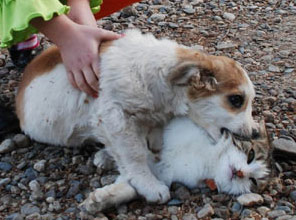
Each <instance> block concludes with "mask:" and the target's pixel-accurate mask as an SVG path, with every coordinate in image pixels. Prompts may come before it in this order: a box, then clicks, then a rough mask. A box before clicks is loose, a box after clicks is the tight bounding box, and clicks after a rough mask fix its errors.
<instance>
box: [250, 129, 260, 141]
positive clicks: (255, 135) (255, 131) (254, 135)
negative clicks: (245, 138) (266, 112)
mask: <svg viewBox="0 0 296 220" xmlns="http://www.w3.org/2000/svg"><path fill="white" fill-rule="evenodd" d="M259 137H260V133H259V130H257V129H255V128H253V129H252V139H257V138H259Z"/></svg>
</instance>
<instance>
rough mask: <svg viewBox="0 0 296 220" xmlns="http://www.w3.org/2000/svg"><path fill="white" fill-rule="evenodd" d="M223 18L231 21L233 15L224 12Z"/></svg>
mask: <svg viewBox="0 0 296 220" xmlns="http://www.w3.org/2000/svg"><path fill="white" fill-rule="evenodd" d="M223 18H225V19H226V20H229V21H233V20H234V19H235V15H234V14H232V13H228V12H224V14H223Z"/></svg>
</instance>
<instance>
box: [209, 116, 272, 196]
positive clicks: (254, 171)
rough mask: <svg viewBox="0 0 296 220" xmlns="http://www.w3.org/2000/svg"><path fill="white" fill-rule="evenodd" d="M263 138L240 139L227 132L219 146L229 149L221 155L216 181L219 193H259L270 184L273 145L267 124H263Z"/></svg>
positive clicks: (261, 135)
mask: <svg viewBox="0 0 296 220" xmlns="http://www.w3.org/2000/svg"><path fill="white" fill-rule="evenodd" d="M259 130H260V132H259V137H257V138H256V139H252V140H240V139H239V138H237V137H234V136H233V135H232V134H231V133H230V132H229V131H224V132H223V134H222V137H221V139H220V141H219V142H218V144H225V146H226V148H225V151H223V152H222V153H221V154H220V155H219V156H220V157H219V163H220V164H219V165H218V169H217V175H216V178H215V182H216V184H217V187H218V190H219V191H221V192H226V193H230V194H242V193H247V192H250V191H257V190H260V189H262V188H263V187H264V186H265V185H266V177H267V176H268V174H269V169H268V167H269V165H268V164H269V162H268V161H269V155H270V145H269V141H268V136H267V133H266V129H265V124H264V122H260V129H259Z"/></svg>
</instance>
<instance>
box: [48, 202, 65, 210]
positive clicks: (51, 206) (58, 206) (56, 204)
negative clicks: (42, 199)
mask: <svg viewBox="0 0 296 220" xmlns="http://www.w3.org/2000/svg"><path fill="white" fill-rule="evenodd" d="M61 209H62V206H61V204H60V202H59V201H54V202H53V203H50V204H49V207H48V210H49V211H51V212H52V211H57V212H58V211H60V210H61Z"/></svg>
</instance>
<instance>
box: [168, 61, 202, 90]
mask: <svg viewBox="0 0 296 220" xmlns="http://www.w3.org/2000/svg"><path fill="white" fill-rule="evenodd" d="M193 77H194V78H196V80H198V81H199V80H200V71H199V68H198V66H197V65H196V63H194V62H182V63H180V64H178V65H177V66H176V67H175V68H174V69H173V70H172V71H171V72H170V74H169V76H168V78H169V81H170V82H171V84H172V85H176V86H187V85H189V83H190V81H191V79H192V78H193Z"/></svg>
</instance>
